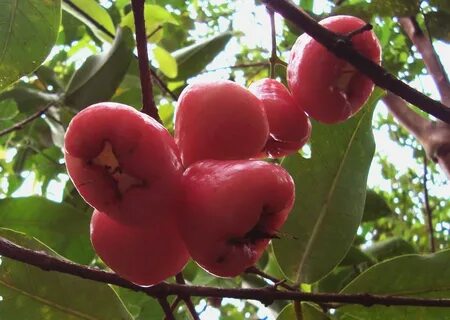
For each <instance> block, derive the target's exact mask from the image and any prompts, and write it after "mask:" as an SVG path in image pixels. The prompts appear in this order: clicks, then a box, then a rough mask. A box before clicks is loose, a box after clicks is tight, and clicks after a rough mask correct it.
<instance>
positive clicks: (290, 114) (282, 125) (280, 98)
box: [249, 78, 311, 157]
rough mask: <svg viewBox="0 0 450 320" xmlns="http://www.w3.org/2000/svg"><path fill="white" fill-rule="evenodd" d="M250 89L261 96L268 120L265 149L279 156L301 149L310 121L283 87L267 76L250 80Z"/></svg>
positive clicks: (307, 135)
mask: <svg viewBox="0 0 450 320" xmlns="http://www.w3.org/2000/svg"><path fill="white" fill-rule="evenodd" d="M249 89H250V91H251V92H253V94H254V95H255V96H257V97H258V98H259V100H261V102H262V104H263V107H264V110H265V112H266V115H267V119H268V121H269V130H270V137H269V139H268V141H267V144H266V152H267V153H268V154H269V155H270V156H272V157H282V156H285V155H288V154H290V153H293V152H295V151H297V150H298V149H300V148H301V147H302V146H303V145H304V144H305V143H306V142H307V141H308V139H309V137H310V135H311V123H310V121H309V119H308V116H307V115H306V114H305V112H304V111H303V110H302V109H301V108H300V107H299V106H298V105H297V102H296V101H295V100H294V99H293V98H292V95H291V94H290V93H289V91H288V90H287V89H286V87H285V86H284V85H283V84H281V83H280V82H278V81H276V80H274V79H268V78H266V79H261V80H259V81H256V82H254V83H252V85H251V86H250V88H249Z"/></svg>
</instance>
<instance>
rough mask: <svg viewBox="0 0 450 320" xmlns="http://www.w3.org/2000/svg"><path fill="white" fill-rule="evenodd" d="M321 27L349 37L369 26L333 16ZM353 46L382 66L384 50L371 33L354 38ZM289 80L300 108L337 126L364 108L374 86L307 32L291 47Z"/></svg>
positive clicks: (322, 23)
mask: <svg viewBox="0 0 450 320" xmlns="http://www.w3.org/2000/svg"><path fill="white" fill-rule="evenodd" d="M320 24H321V25H322V26H323V27H325V28H327V29H329V30H331V31H333V32H335V33H338V34H348V33H350V32H352V31H355V30H358V29H360V28H362V27H363V26H364V25H365V24H366V23H365V22H364V21H363V20H361V19H359V18H356V17H352V16H333V17H329V18H326V19H324V20H322V21H321V22H320ZM351 43H352V46H353V47H354V49H355V50H357V51H358V52H359V53H361V54H362V55H364V56H365V57H367V58H368V59H370V60H372V61H374V62H376V63H378V64H379V63H380V61H381V47H380V44H379V42H378V39H377V37H376V36H375V34H374V33H373V32H372V31H364V32H361V33H358V34H356V35H353V36H352V37H351ZM287 77H288V84H289V88H290V90H291V92H292V95H293V96H294V98H295V99H296V100H297V102H298V103H299V105H300V107H301V108H303V110H305V111H306V113H307V114H308V115H309V116H310V117H312V118H314V119H316V120H317V121H321V122H324V123H338V122H342V121H344V120H346V119H348V118H349V117H351V116H352V115H353V114H355V113H356V112H357V111H359V110H360V109H361V107H362V106H363V104H364V103H365V102H366V101H367V99H368V97H369V96H370V94H371V93H372V90H373V87H374V84H373V82H372V81H371V80H370V79H369V78H367V77H366V76H365V75H363V74H361V73H360V72H359V71H357V70H356V69H355V68H354V67H353V66H352V65H351V64H349V63H348V62H346V61H344V60H342V59H339V58H338V57H336V56H335V55H334V54H333V53H331V52H330V51H328V50H327V49H326V48H325V47H324V46H322V45H321V44H320V43H318V42H317V41H316V40H314V39H313V38H311V37H310V36H309V35H307V34H306V33H304V34H302V35H301V36H300V37H299V38H298V39H297V41H296V42H295V44H294V46H293V47H292V50H291V54H290V58H289V62H288V67H287Z"/></svg>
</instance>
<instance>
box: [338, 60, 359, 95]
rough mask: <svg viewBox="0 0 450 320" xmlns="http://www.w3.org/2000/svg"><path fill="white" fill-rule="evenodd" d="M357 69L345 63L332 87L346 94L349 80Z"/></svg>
mask: <svg viewBox="0 0 450 320" xmlns="http://www.w3.org/2000/svg"><path fill="white" fill-rule="evenodd" d="M357 72H358V71H357V70H356V69H355V68H354V67H353V66H352V65H351V64H349V63H346V64H345V65H344V66H343V67H342V69H341V70H340V72H339V74H340V76H339V77H338V78H337V79H336V81H335V82H334V88H336V89H338V90H339V91H341V92H342V93H343V94H345V95H347V93H348V89H349V84H350V81H351V80H352V78H353V76H354V75H355V74H356V73H357Z"/></svg>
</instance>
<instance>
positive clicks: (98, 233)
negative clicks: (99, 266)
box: [91, 210, 189, 286]
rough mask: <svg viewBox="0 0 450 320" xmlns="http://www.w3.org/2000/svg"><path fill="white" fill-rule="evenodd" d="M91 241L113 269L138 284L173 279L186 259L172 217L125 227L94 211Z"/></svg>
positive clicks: (184, 248) (183, 247)
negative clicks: (143, 224) (142, 224)
mask: <svg viewBox="0 0 450 320" xmlns="http://www.w3.org/2000/svg"><path fill="white" fill-rule="evenodd" d="M91 241H92V245H93V246H94V249H95V251H96V252H97V254H98V255H99V257H100V258H102V260H103V261H104V262H105V263H106V264H107V265H108V266H109V267H110V268H111V269H112V270H114V271H115V272H116V273H117V274H119V275H120V276H122V277H123V278H125V279H127V280H129V281H131V282H134V283H136V284H139V285H145V286H149V285H153V284H157V283H159V282H161V281H164V280H165V279H167V278H168V277H171V276H174V275H175V274H177V273H178V272H180V271H181V270H182V269H183V267H184V265H185V264H186V263H187V261H188V259H189V254H188V252H187V250H186V247H185V246H184V243H183V241H182V240H181V238H180V236H179V233H178V230H177V229H176V222H175V221H174V219H173V217H172V218H170V219H159V220H155V221H154V223H153V224H147V225H145V226H127V225H123V224H121V223H119V222H117V221H116V220H114V219H111V217H109V216H108V215H106V214H104V213H102V212H99V211H97V210H95V211H94V213H93V215H92V220H91Z"/></svg>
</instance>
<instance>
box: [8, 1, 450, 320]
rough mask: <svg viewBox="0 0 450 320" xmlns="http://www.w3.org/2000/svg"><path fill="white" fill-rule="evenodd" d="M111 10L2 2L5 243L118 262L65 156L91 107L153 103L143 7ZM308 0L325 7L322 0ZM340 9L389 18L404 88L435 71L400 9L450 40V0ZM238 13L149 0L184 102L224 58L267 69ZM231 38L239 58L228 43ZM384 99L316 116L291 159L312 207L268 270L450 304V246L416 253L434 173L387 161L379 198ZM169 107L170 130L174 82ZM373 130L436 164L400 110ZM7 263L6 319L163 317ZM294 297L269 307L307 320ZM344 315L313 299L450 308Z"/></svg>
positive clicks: (385, 38) (164, 97)
mask: <svg viewBox="0 0 450 320" xmlns="http://www.w3.org/2000/svg"><path fill="white" fill-rule="evenodd" d="M102 4H103V6H102V5H100V4H99V2H98V1H96V0H62V1H61V0H46V1H41V0H26V1H21V2H15V1H4V2H1V3H0V22H1V23H0V28H1V30H5V32H1V33H0V48H1V50H0V195H1V200H0V227H1V229H0V236H2V237H5V238H8V239H10V240H12V241H13V242H16V243H18V244H21V245H23V246H25V247H27V248H31V249H36V250H40V251H45V252H47V253H48V254H49V255H54V256H62V257H64V258H67V259H70V260H72V261H75V262H78V263H82V264H86V265H95V266H98V267H101V268H104V267H105V266H104V265H103V264H102V262H101V261H99V260H98V259H97V258H96V257H95V253H94V252H93V250H92V248H91V246H90V243H89V217H90V214H91V209H90V208H89V207H88V206H87V205H86V204H85V203H84V201H83V200H82V199H81V198H80V196H79V195H78V194H77V192H76V190H75V189H74V187H73V186H72V184H71V182H70V181H68V179H67V176H66V175H65V168H64V163H63V152H62V147H63V136H64V132H65V128H66V127H67V125H68V123H69V121H70V119H71V118H72V117H73V115H74V114H76V113H77V112H78V111H79V110H81V109H82V108H84V107H85V106H87V105H89V104H92V103H95V102H99V101H105V100H110V101H116V102H121V103H125V104H128V105H131V106H134V107H136V108H139V106H140V104H141V88H140V81H139V72H138V67H137V60H136V57H135V55H134V46H135V45H134V40H133V28H134V23H133V16H132V13H131V6H130V1H129V0H117V1H102ZM300 4H301V5H302V7H303V8H305V9H306V10H308V11H311V10H312V9H313V6H314V1H313V0H302V1H300ZM330 5H331V7H332V13H334V14H343V13H345V14H352V15H356V16H361V17H363V18H364V19H366V20H367V21H371V22H372V23H373V24H374V26H375V31H376V33H377V35H378V36H379V37H380V41H381V44H382V46H383V52H384V53H383V66H384V67H385V68H386V69H387V70H388V71H390V72H392V73H394V74H396V75H398V76H399V77H400V78H402V79H403V80H405V81H410V80H412V79H415V78H416V77H417V76H418V75H421V74H422V73H424V64H423V62H422V60H421V59H420V56H418V55H417V54H415V53H414V50H413V49H412V46H411V43H410V41H409V40H408V38H407V37H406V36H405V35H404V34H403V33H402V32H401V30H400V28H399V27H398V25H397V22H396V19H395V18H394V17H393V15H394V16H402V15H408V16H409V15H417V17H418V20H419V23H421V24H422V25H423V26H424V29H426V26H428V28H429V30H430V32H432V35H433V36H435V37H436V38H438V39H441V40H444V41H448V35H449V34H450V29H445V26H446V25H447V26H448V24H446V23H442V21H445V20H442V19H446V18H445V17H447V16H448V15H450V7H449V6H448V3H447V1H446V0H440V1H439V0H432V1H431V0H430V1H421V5H420V6H419V2H418V1H409V0H403V1H381V0H380V1H378V0H377V1H375V0H372V1H364V0H348V1H344V2H343V4H340V5H333V4H330ZM16 6H17V7H16ZM237 8H238V5H237V4H230V3H228V2H227V1H222V2H220V1H218V3H215V2H214V4H212V3H210V2H209V1H203V0H197V1H182V0H161V1H147V2H146V10H145V18H146V29H147V33H148V41H149V43H150V49H151V50H150V52H151V61H152V63H154V65H153V66H152V69H153V72H154V73H155V74H156V75H157V76H158V77H159V78H160V79H162V80H163V82H164V83H166V84H167V87H168V89H169V90H171V91H172V93H174V94H175V95H176V94H178V93H179V92H180V91H181V90H182V89H183V88H184V86H185V85H186V83H187V81H188V80H189V79H191V78H193V77H195V76H198V75H200V74H202V73H203V72H205V70H206V69H207V66H208V65H210V63H211V62H212V61H214V60H215V59H216V58H217V57H220V56H223V55H227V59H225V60H230V59H231V60H232V61H233V62H234V63H235V64H236V65H248V64H251V63H261V62H266V61H267V58H268V56H269V52H268V50H267V48H263V47H259V46H256V47H252V46H250V45H248V44H247V43H246V38H245V35H242V34H239V33H238V32H230V31H229V30H233V23H234V19H235V17H236V10H237ZM258 8H261V7H258ZM316 17H317V18H320V17H319V16H316ZM250 18H251V17H249V19H250ZM447 20H448V19H447ZM425 23H426V25H425ZM435 26H439V28H438V30H437V29H436V28H435ZM255 28H256V26H255ZM449 28H450V27H449ZM205 30H206V31H205ZM435 30H436V31H435ZM268 31H269V30H258V31H256V30H255V32H258V33H262V34H268ZM300 33H301V30H298V29H296V28H295V27H293V26H292V25H291V24H288V23H286V24H284V26H283V30H282V33H281V34H279V38H278V47H277V48H278V50H279V53H280V56H282V57H286V56H287V54H288V52H289V49H290V47H291V45H292V43H293V42H294V41H295V39H296V38H297V36H298V35H299V34H300ZM250 36H251V35H250ZM231 39H232V40H231ZM228 43H230V44H233V45H234V47H235V48H238V49H233V50H229V48H230V47H231V45H230V46H227V47H226V45H227V44H228ZM225 47H226V48H227V50H224V49H225ZM49 54H50V56H49V57H48V58H47V59H46V60H45V63H44V64H42V63H43V62H44V59H45V58H46V57H47V56H48V55H49ZM230 56H231V58H230ZM216 61H217V59H216ZM41 64H42V65H41ZM226 74H227V76H228V77H229V78H230V79H244V81H245V82H246V84H248V83H250V82H252V81H254V80H256V79H259V78H262V77H267V76H268V68H267V67H266V66H265V65H264V64H256V65H255V66H250V67H246V68H229V69H227V70H226ZM21 76H24V77H22V78H21V79H20V80H19V81H17V80H18V79H19V78H20V77H21ZM277 76H278V77H279V78H280V80H282V81H285V69H284V67H282V66H278V68H277ZM382 95H383V93H382V92H381V91H379V90H376V91H375V93H374V94H373V96H372V97H371V99H370V101H369V102H368V103H367V106H366V107H365V108H364V111H362V112H360V113H359V114H358V115H357V116H356V117H354V118H353V119H352V120H350V121H348V122H346V123H344V124H340V125H335V126H324V125H321V124H319V123H314V124H313V135H312V138H311V142H310V145H309V147H310V156H309V157H308V155H307V154H306V153H303V154H298V155H294V156H290V157H287V158H285V159H284V160H283V161H282V165H283V166H284V167H285V168H286V169H287V170H288V171H289V172H290V173H291V174H292V176H293V177H294V179H295V181H296V188H297V200H296V204H295V207H294V210H293V212H292V214H291V216H290V218H289V220H288V222H287V223H286V226H285V228H284V230H283V231H282V236H281V238H282V239H280V240H276V241H274V244H273V246H272V247H271V249H270V250H269V252H267V253H266V254H265V256H264V258H263V259H261V261H260V262H259V265H258V267H259V268H260V269H262V270H264V271H265V272H267V273H268V274H270V275H273V276H275V277H278V278H280V279H282V278H286V279H287V280H288V281H289V282H291V283H295V284H302V286H301V287H302V289H303V290H310V291H313V292H343V293H355V292H369V293H380V294H382V293H386V294H404V293H407V294H408V295H417V296H427V297H448V296H449V291H448V287H450V283H449V279H450V275H449V274H448V272H449V270H448V268H447V269H445V266H448V261H449V260H450V254H449V251H442V252H440V253H437V254H435V255H429V256H426V257H421V256H417V255H409V254H414V253H423V252H427V251H428V245H429V244H428V235H427V227H426V225H425V222H424V220H425V219H424V218H423V212H424V199H423V182H422V181H423V176H422V175H423V173H422V172H417V171H414V170H412V169H409V170H406V172H400V171H399V170H398V168H396V167H395V166H394V165H393V164H392V163H390V161H389V159H387V158H385V157H382V156H380V155H376V156H375V157H376V159H377V161H378V162H379V163H380V164H381V167H382V175H383V177H384V179H386V180H387V181H389V182H390V184H391V186H392V187H391V189H390V190H384V191H381V190H379V189H377V190H371V189H369V190H368V191H367V192H366V182H367V175H368V172H369V167H370V164H371V161H372V158H373V156H374V152H375V144H374V139H373V135H372V130H373V125H372V114H373V112H374V109H375V106H376V104H377V102H378V101H379V99H380V98H381V96H382ZM155 100H156V101H157V104H158V107H159V113H160V116H161V118H162V120H163V122H164V124H165V125H166V127H167V128H168V129H169V130H171V128H172V125H173V111H174V104H175V101H173V99H172V98H171V96H170V95H168V94H167V92H166V89H165V88H164V87H161V86H155ZM46 106H49V109H48V111H47V112H46V113H45V115H44V116H42V117H37V118H36V119H34V120H33V121H31V122H30V123H27V124H26V125H23V126H21V127H18V129H20V130H14V131H11V132H8V133H6V134H5V133H2V131H3V130H5V129H8V128H10V127H11V126H14V125H16V124H17V123H20V121H23V120H26V119H27V118H28V117H30V116H32V115H33V114H35V113H36V112H37V111H39V110H40V109H41V108H43V107H46ZM374 127H375V129H376V130H380V129H382V128H388V129H389V132H390V133H391V139H392V140H393V141H395V142H396V143H397V144H398V145H399V146H400V147H401V148H403V149H405V150H406V149H408V150H409V149H411V150H412V151H413V155H414V160H415V162H416V163H417V164H418V166H419V167H422V166H423V161H424V160H423V159H424V158H423V151H422V150H421V147H420V145H418V144H417V142H416V141H414V140H413V139H412V138H411V137H410V136H409V135H408V133H407V132H405V131H404V130H403V129H401V128H399V127H398V126H397V125H396V124H395V122H394V121H393V119H392V117H378V118H376V119H375V126H374ZM428 180H429V184H432V183H434V182H436V183H439V175H438V172H437V170H436V168H435V166H434V165H433V164H429V166H428ZM312 186H313V187H312ZM30 189H32V190H33V191H32V192H30ZM60 189H63V190H62V191H63V192H60V191H61V190H60ZM55 192H56V193H58V196H57V197H56V198H58V199H57V201H56V202H55V201H52V200H50V199H53V200H55V195H54V193H55ZM18 196H19V197H18ZM429 201H430V204H431V207H432V209H433V219H434V223H435V229H436V230H438V231H440V232H436V243H437V246H438V248H440V249H444V248H446V246H447V245H448V242H449V228H450V226H449V225H448V217H449V216H448V213H449V211H450V204H449V203H448V201H446V199H444V198H442V197H439V196H437V195H430V200H429ZM1 262H2V263H1V266H0V288H1V291H0V294H1V296H2V299H1V300H0V314H1V315H2V317H4V318H5V319H17V318H21V319H22V318H23V319H25V318H26V319H44V318H45V319H61V318H65V319H66V318H67V319H93V318H95V319H136V320H139V319H161V318H162V317H163V312H162V310H161V309H160V307H159V304H158V302H157V301H156V300H154V299H151V298H149V297H148V296H146V295H144V294H142V293H134V292H131V291H129V290H126V289H123V288H111V287H109V286H107V285H102V284H98V283H93V282H90V281H87V280H83V279H80V278H77V277H73V276H69V275H62V274H58V273H53V272H45V271H42V270H39V269H37V268H34V267H30V266H26V265H24V264H21V263H18V262H15V261H13V260H10V259H6V258H2V260H1ZM399 273H401V274H402V277H398V274H399ZM184 275H185V278H186V280H187V281H189V282H190V283H193V284H198V285H211V286H216V287H234V288H236V287H242V286H256V287H261V286H265V285H267V282H266V281H263V280H261V278H258V277H255V276H253V275H250V274H244V275H242V276H241V277H237V278H235V279H220V278H216V277H213V276H211V275H210V274H208V273H206V272H204V271H203V270H201V269H200V268H198V267H197V266H196V265H195V264H194V263H192V262H191V263H189V264H188V266H187V267H186V268H185V270H184ZM169 281H172V280H169ZM194 303H196V304H198V306H200V307H202V306H209V308H216V309H217V311H218V312H219V313H220V317H221V318H222V319H244V318H255V315H256V311H257V309H258V308H259V307H255V306H254V305H253V304H251V303H250V302H244V301H243V302H242V303H241V305H240V306H236V304H230V303H228V302H227V301H225V300H224V301H220V300H208V299H205V298H196V299H194ZM287 304H288V302H283V301H281V302H276V303H273V304H272V305H271V306H270V310H271V311H272V312H274V313H275V314H279V315H278V319H292V318H293V314H294V310H293V307H292V306H291V305H287ZM333 307H336V309H337V311H336V310H332V311H328V312H327V311H324V310H322V309H320V308H318V307H317V306H316V305H312V304H303V314H304V319H330V318H339V319H355V318H359V319H369V318H370V319H378V318H379V319H386V318H392V319H394V318H395V319H419V318H420V317H421V316H422V315H426V318H427V319H442V318H443V317H444V315H445V314H446V312H448V310H443V309H427V308H419V307H397V308H386V307H372V308H364V307H355V306H333ZM283 308H284V309H283ZM19 312H21V313H19ZM267 312H268V311H267ZM22 313H23V314H22ZM185 313H186V310H185V308H184V307H183V306H182V307H180V308H178V309H177V316H179V317H180V318H183V317H186V314H185Z"/></svg>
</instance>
